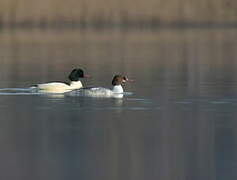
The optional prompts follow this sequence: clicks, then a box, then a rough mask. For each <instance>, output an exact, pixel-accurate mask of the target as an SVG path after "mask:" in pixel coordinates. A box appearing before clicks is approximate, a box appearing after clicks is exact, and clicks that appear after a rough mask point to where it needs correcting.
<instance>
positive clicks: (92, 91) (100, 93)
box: [67, 75, 132, 98]
mask: <svg viewBox="0 0 237 180" xmlns="http://www.w3.org/2000/svg"><path fill="white" fill-rule="evenodd" d="M127 81H132V80H128V78H126V77H125V76H122V75H115V76H114V77H113V80H112V85H113V88H112V89H107V88H103V87H93V88H83V89H80V90H76V91H71V92H69V93H67V94H68V95H69V96H89V97H114V98H122V97H123V93H124V91H123V87H122V84H124V83H125V82H127Z"/></svg>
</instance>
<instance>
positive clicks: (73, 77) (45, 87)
mask: <svg viewBox="0 0 237 180" xmlns="http://www.w3.org/2000/svg"><path fill="white" fill-rule="evenodd" d="M85 77H86V76H85V75H84V72H83V70H82V69H73V70H72V72H71V73H70V74H69V76H68V78H69V80H70V83H69V84H66V83H62V82H51V83H43V84H37V85H36V86H34V87H33V88H36V90H37V91H40V92H49V93H64V92H68V91H71V90H75V89H80V88H82V87H83V86H82V83H81V81H80V78H85Z"/></svg>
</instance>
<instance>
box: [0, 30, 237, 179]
mask: <svg viewBox="0 0 237 180" xmlns="http://www.w3.org/2000/svg"><path fill="white" fill-rule="evenodd" d="M235 39H236V29H224V28H223V29H187V30H186V29H181V30H179V29H176V30H172V29H171V30H170V29H161V30H156V31H152V30H143V31H139V30H131V31H130V30H128V31H123V30H110V31H99V32H96V31H93V30H91V31H90V30H85V31H81V30H44V31H42V30H41V31H40V30H37V29H35V30H16V31H1V32H0V62H1V66H0V77H1V81H0V88H20V89H15V91H14V92H9V91H7V92H6V91H5V90H4V91H2V92H1V91H0V145H1V148H0V159H1V161H0V179H7V180H25V179H34V180H38V179H43V180H64V179H71V180H72V179H83V180H91V179H97V180H111V179H113V180H116V179H118V180H121V179H123V180H127V179H134V180H143V179H149V180H153V179H154V180H155V179H159V180H171V179H172V180H178V179H182V180H183V179H187V180H190V179H192V180H222V179H225V180H235V179H236V178H237V173H236V167H237V146H236V144H237V143H236V142H237V131H236V125H237V121H236V117H237V113H236V108H237V78H236V75H237V71H236V68H237V61H236V58H237V51H236V50H237V42H236V40H235ZM74 67H81V68H83V69H84V70H85V72H86V73H87V74H89V75H90V76H91V77H92V78H89V79H85V80H83V84H84V86H102V87H110V84H111V79H112V77H113V75H114V74H118V73H122V74H124V75H126V76H128V77H129V78H133V79H135V82H133V83H127V84H126V85H125V87H124V89H125V91H126V92H132V94H129V95H126V96H124V97H123V98H121V99H116V98H91V97H83V96H65V95H63V94H41V93H39V94H38V93H29V92H25V91H21V90H22V88H23V90H25V89H24V88H28V87H30V86H31V85H34V84H37V83H42V82H47V81H55V80H57V81H65V80H66V77H67V75H68V73H69V72H70V71H71V69H72V68H74Z"/></svg>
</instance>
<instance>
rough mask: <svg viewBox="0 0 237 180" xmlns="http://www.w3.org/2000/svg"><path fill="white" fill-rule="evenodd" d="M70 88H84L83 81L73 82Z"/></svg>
mask: <svg viewBox="0 0 237 180" xmlns="http://www.w3.org/2000/svg"><path fill="white" fill-rule="evenodd" d="M70 87H71V88H72V89H79V88H82V87H83V86H82V83H81V81H71V82H70Z"/></svg>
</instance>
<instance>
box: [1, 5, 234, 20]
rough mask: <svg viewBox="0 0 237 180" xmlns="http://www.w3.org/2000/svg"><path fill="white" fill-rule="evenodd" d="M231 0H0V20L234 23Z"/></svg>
mask: <svg viewBox="0 0 237 180" xmlns="http://www.w3.org/2000/svg"><path fill="white" fill-rule="evenodd" d="M236 9H237V1H234V0H1V1H0V21H1V24H15V23H16V24H17V23H33V24H44V23H46V24H51V23H85V24H86V23H93V22H97V23H98V22H101V21H102V22H103V23H106V22H109V23H126V22H127V23H129V22H149V23H152V22H156V23H157V22H160V23H167V24H169V23H180V22H183V23H187V22H188V23H236V22H237V11H236Z"/></svg>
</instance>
